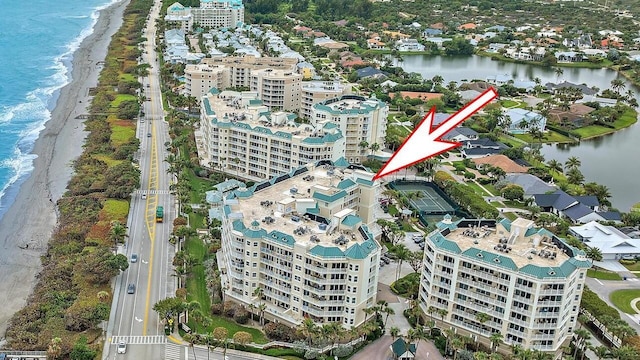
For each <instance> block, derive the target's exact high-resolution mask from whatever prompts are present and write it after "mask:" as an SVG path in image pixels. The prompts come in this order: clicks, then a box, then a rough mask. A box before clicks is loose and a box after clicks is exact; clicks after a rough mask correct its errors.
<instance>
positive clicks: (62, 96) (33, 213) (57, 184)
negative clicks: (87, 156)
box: [0, 0, 128, 336]
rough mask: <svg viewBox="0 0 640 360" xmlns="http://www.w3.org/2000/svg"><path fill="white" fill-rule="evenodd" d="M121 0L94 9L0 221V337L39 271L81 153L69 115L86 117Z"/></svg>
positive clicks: (79, 125)
mask: <svg viewBox="0 0 640 360" xmlns="http://www.w3.org/2000/svg"><path fill="white" fill-rule="evenodd" d="M127 4H128V1H127V0H121V1H119V2H117V3H113V4H111V5H109V6H108V7H106V8H103V9H101V10H99V16H98V19H97V22H96V23H95V25H94V27H93V31H92V33H91V34H90V35H89V36H87V37H86V38H85V39H84V40H83V41H82V43H81V44H80V46H79V47H78V49H77V50H76V51H75V52H74V53H73V58H72V60H71V64H72V65H71V72H70V82H69V83H68V84H67V85H65V86H64V87H63V88H61V89H60V92H59V95H58V98H57V100H56V103H55V107H54V109H53V111H52V112H51V118H50V119H49V121H47V122H46V124H45V128H44V129H43V130H42V131H41V132H40V134H39V136H38V139H37V140H36V142H35V144H34V147H33V150H32V152H31V154H35V155H37V158H36V159H35V160H34V161H33V171H32V172H31V174H30V175H29V177H28V178H27V179H26V180H25V181H24V182H23V183H22V185H21V186H20V189H19V190H18V194H17V196H16V198H15V199H14V201H13V203H12V204H11V206H10V207H9V208H8V210H7V211H6V213H5V214H4V216H3V217H2V219H1V220H0V229H2V232H0V272H1V273H2V274H3V275H4V276H3V280H4V281H2V282H1V283H0V303H2V304H4V306H3V307H2V311H0V336H4V334H5V332H6V329H7V325H8V321H9V320H10V319H11V317H12V316H13V314H14V313H16V312H17V311H19V310H20V309H22V308H23V307H24V305H25V304H26V300H27V298H28V297H29V296H30V295H31V293H32V290H33V287H34V286H35V284H36V280H37V279H36V276H37V274H38V273H39V272H40V270H41V263H40V257H41V256H42V255H45V254H46V252H47V248H48V242H49V240H50V238H51V235H52V233H53V232H54V230H55V227H56V225H57V209H56V206H55V203H56V202H57V201H58V200H59V199H60V198H61V197H62V195H63V194H64V193H65V191H66V188H67V184H68V182H69V180H70V179H71V176H72V175H73V172H74V170H73V161H74V160H75V159H76V158H77V157H78V156H80V155H81V154H82V149H83V144H84V141H85V138H86V135H87V133H86V132H85V131H84V123H83V120H81V119H76V118H75V117H76V116H77V115H80V114H84V113H87V107H88V106H89V104H90V102H91V97H90V96H89V90H90V88H92V87H95V86H97V84H98V76H99V74H100V71H101V70H102V67H101V65H100V63H101V62H102V61H104V60H105V57H106V55H107V49H108V46H109V44H110V43H111V37H112V36H113V34H115V33H116V31H117V30H118V29H119V28H120V26H121V24H122V21H123V13H124V9H125V7H126V5H127Z"/></svg>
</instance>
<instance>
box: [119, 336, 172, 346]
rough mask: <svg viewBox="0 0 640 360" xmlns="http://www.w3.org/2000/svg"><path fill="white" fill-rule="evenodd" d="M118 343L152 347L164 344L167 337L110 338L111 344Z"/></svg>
mask: <svg viewBox="0 0 640 360" xmlns="http://www.w3.org/2000/svg"><path fill="white" fill-rule="evenodd" d="M120 341H124V342H125V343H127V345H153V344H158V345H160V344H166V343H167V337H166V336H164V335H152V336H112V337H111V343H112V344H117V343H119V342H120Z"/></svg>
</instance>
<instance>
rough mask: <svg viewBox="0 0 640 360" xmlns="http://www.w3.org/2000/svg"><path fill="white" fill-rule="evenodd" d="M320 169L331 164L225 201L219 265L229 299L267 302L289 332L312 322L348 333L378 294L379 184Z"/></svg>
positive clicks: (362, 175) (271, 316) (360, 175)
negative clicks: (376, 233)
mask: <svg viewBox="0 0 640 360" xmlns="http://www.w3.org/2000/svg"><path fill="white" fill-rule="evenodd" d="M322 164H331V163H330V162H328V161H324V162H319V163H318V164H309V165H307V166H303V167H299V168H297V169H294V170H292V171H291V172H289V173H287V174H284V175H281V176H279V177H276V178H273V179H270V180H267V181H263V182H261V183H258V184H256V185H254V186H253V187H251V188H250V189H238V190H236V191H234V192H233V193H231V195H228V196H227V197H226V198H225V199H224V205H223V212H222V213H223V215H222V248H221V249H220V251H219V252H218V267H219V270H220V273H221V281H222V287H223V291H224V294H225V300H232V301H235V302H237V303H240V304H243V305H245V307H247V308H251V307H249V305H250V304H253V305H254V306H260V305H261V304H264V305H266V309H265V312H264V314H265V318H267V319H268V320H271V321H279V322H283V323H285V324H287V325H289V326H297V325H299V324H300V323H302V321H303V320H304V319H305V318H310V319H313V320H314V321H316V322H319V323H323V322H339V323H341V324H342V325H343V326H344V327H345V328H350V327H354V326H358V325H360V324H361V323H362V322H363V321H364V320H365V316H366V315H365V313H364V311H363V309H365V308H368V307H371V306H373V305H374V304H375V300H376V295H377V292H378V289H377V286H378V267H379V262H380V246H379V244H378V243H377V242H376V241H375V240H374V236H373V235H372V233H371V232H370V231H369V227H368V226H369V225H371V224H373V223H374V222H375V220H376V219H375V216H374V208H375V206H376V195H377V192H378V191H379V183H378V182H374V181H372V178H373V175H374V174H372V173H368V172H364V171H361V170H355V171H351V170H346V169H345V170H339V169H336V168H334V167H332V166H327V165H322ZM258 288H259V289H260V290H259V291H256V289H258ZM260 293H261V294H260ZM256 311H257V310H256Z"/></svg>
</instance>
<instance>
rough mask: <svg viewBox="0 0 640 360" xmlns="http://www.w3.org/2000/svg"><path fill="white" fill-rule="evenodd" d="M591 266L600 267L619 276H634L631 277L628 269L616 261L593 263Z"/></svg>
mask: <svg viewBox="0 0 640 360" xmlns="http://www.w3.org/2000/svg"><path fill="white" fill-rule="evenodd" d="M593 265H595V266H597V267H601V268H603V269H605V270H609V271H615V272H617V273H620V276H626V277H635V275H632V274H631V272H629V269H627V268H626V267H624V266H623V265H622V264H620V262H619V261H618V260H604V261H594V262H593Z"/></svg>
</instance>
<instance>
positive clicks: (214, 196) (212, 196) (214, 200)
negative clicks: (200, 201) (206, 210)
mask: <svg viewBox="0 0 640 360" xmlns="http://www.w3.org/2000/svg"><path fill="white" fill-rule="evenodd" d="M222 196H223V195H222V192H221V191H217V190H210V191H207V192H206V193H205V197H206V200H207V203H209V204H220V203H221V202H222Z"/></svg>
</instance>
